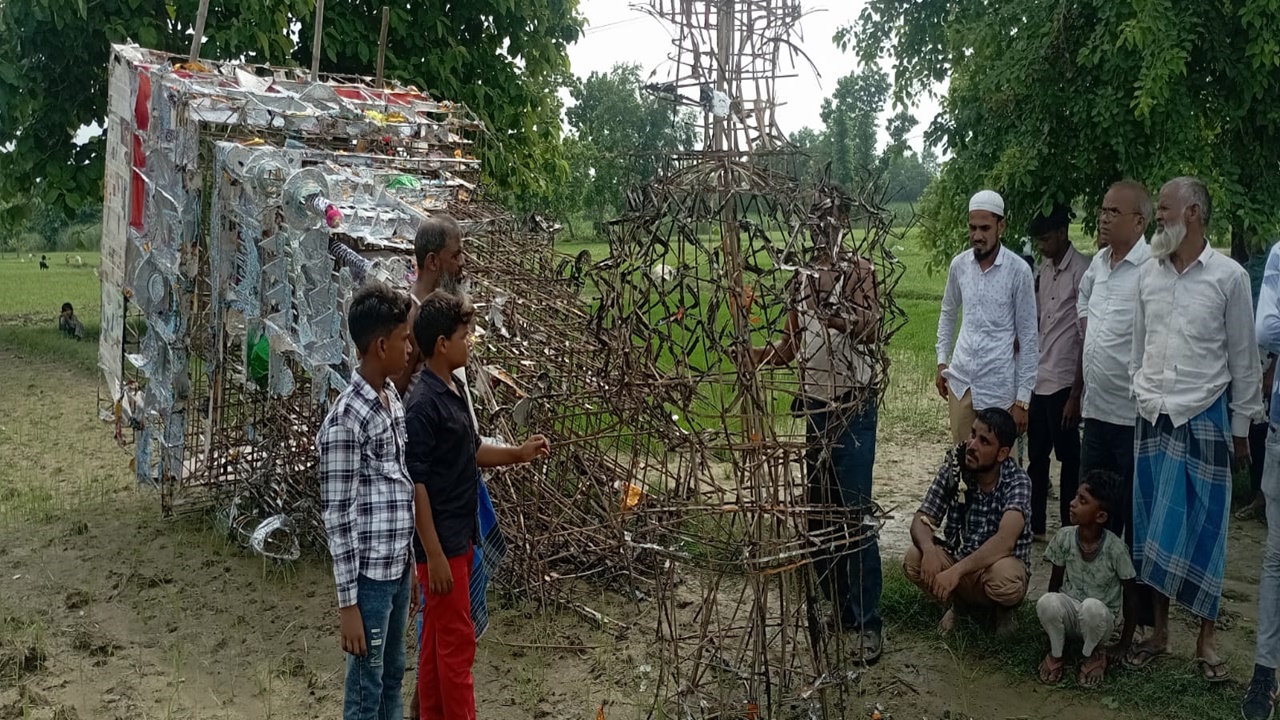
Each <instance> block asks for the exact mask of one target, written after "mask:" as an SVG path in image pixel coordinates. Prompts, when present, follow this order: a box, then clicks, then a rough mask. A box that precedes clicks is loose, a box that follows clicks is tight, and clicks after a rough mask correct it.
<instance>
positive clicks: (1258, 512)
mask: <svg viewBox="0 0 1280 720" xmlns="http://www.w3.org/2000/svg"><path fill="white" fill-rule="evenodd" d="M1262 516H1264V508H1260V507H1256V506H1253V505H1246V506H1245V507H1242V508H1240V509H1239V510H1237V511H1236V512H1235V515H1234V517H1235V519H1237V520H1253V519H1255V518H1259V517H1262Z"/></svg>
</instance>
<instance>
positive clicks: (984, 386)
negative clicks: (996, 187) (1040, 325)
mask: <svg viewBox="0 0 1280 720" xmlns="http://www.w3.org/2000/svg"><path fill="white" fill-rule="evenodd" d="M1004 230H1005V222H1004V200H1003V199H1002V198H1001V197H1000V195H998V194H997V193H995V192H994V191H992V190H983V191H981V192H979V193H978V194H976V195H974V196H973V198H972V199H970V200H969V244H970V248H969V249H968V250H966V251H964V252H962V253H960V254H959V255H957V256H956V257H955V259H953V260H952V261H951V268H950V270H949V271H948V272H947V289H946V291H945V293H944V294H943V296H942V314H941V315H940V316H939V318H938V346H937V351H938V377H937V380H936V383H937V387H938V394H939V395H941V396H942V397H943V398H945V399H946V400H947V401H948V403H949V406H950V415H951V436H952V440H953V441H955V442H956V443H961V442H965V441H966V440H968V439H969V431H970V430H971V429H972V428H973V421H974V418H975V417H976V413H977V411H979V410H985V409H987V408H999V409H1001V410H1007V411H1009V413H1010V414H1011V415H1012V416H1013V420H1014V422H1015V423H1016V425H1017V431H1018V434H1019V435H1020V434H1022V433H1023V432H1026V429H1027V418H1028V414H1027V413H1028V409H1029V407H1030V403H1031V392H1032V389H1033V388H1034V386H1035V382H1036V365H1037V363H1038V362H1039V358H1040V353H1039V345H1038V342H1037V339H1036V296H1035V280H1034V278H1033V277H1032V274H1031V268H1029V267H1027V264H1026V263H1025V262H1023V260H1022V258H1020V257H1018V255H1017V253H1014V252H1013V251H1012V250H1009V249H1008V248H1006V247H1004V245H1002V244H1001V242H1000V237H1001V236H1002V235H1003V234H1004ZM962 310H963V317H962V318H961V320H960V334H959V337H958V338H957V337H956V320H957V317H956V315H957V314H958V313H961V311H962ZM1015 342H1016V343H1017V345H1018V349H1019V352H1017V353H1015V352H1014V343H1015ZM953 346H954V353H953V352H952V350H953Z"/></svg>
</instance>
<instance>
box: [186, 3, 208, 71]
mask: <svg viewBox="0 0 1280 720" xmlns="http://www.w3.org/2000/svg"><path fill="white" fill-rule="evenodd" d="M208 17H209V0H200V11H199V12H198V13H196V30H195V32H194V33H193V34H192V35H191V54H190V56H188V57H187V62H195V61H197V60H199V59H200V46H201V45H203V44H204V22H205V20H206V19H207V18H208Z"/></svg>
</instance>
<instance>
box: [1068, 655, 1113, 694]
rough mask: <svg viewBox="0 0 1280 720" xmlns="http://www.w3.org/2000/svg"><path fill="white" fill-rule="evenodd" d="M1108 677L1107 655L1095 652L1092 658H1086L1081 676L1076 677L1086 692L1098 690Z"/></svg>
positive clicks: (1081, 664)
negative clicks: (1103, 680)
mask: <svg viewBox="0 0 1280 720" xmlns="http://www.w3.org/2000/svg"><path fill="white" fill-rule="evenodd" d="M1090 663H1092V665H1091V664H1090ZM1106 675H1107V653H1106V652H1105V651H1102V650H1095V651H1094V655H1093V656H1092V657H1088V658H1085V660H1084V662H1082V663H1080V674H1079V675H1078V676H1076V682H1077V683H1079V685H1080V687H1082V688H1084V689H1085V690H1096V689H1098V686H1099V685H1101V684H1102V679H1103V678H1104V677H1106Z"/></svg>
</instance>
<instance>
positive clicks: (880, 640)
mask: <svg viewBox="0 0 1280 720" xmlns="http://www.w3.org/2000/svg"><path fill="white" fill-rule="evenodd" d="M883 651H884V636H883V635H882V634H881V633H880V631H879V630H864V631H862V632H860V633H858V648H857V651H856V652H857V658H858V661H859V662H861V663H862V664H864V665H867V666H871V665H875V664H876V663H878V662H880V653H881V652H883Z"/></svg>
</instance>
